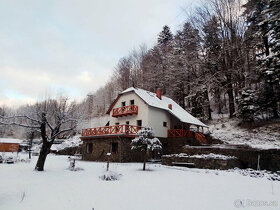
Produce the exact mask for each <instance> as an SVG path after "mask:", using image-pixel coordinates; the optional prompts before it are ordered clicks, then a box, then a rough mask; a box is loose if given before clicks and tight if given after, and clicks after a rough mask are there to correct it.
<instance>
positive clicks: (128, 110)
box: [112, 105, 138, 117]
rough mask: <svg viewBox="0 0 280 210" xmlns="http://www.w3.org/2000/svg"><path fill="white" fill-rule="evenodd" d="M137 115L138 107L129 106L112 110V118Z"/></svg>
mask: <svg viewBox="0 0 280 210" xmlns="http://www.w3.org/2000/svg"><path fill="white" fill-rule="evenodd" d="M134 114H136V115H137V114H138V106H135V105H130V106H123V107H118V108H114V109H113V114H112V117H123V116H128V115H134Z"/></svg>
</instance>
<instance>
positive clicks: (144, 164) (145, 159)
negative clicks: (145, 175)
mask: <svg viewBox="0 0 280 210" xmlns="http://www.w3.org/2000/svg"><path fill="white" fill-rule="evenodd" d="M147 159H148V151H145V153H144V161H143V171H145V170H146V162H147Z"/></svg>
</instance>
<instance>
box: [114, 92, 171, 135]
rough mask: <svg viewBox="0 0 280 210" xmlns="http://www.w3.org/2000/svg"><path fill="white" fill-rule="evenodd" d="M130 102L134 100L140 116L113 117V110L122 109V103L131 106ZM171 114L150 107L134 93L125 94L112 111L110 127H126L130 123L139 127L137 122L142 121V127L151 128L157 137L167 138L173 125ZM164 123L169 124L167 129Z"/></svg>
mask: <svg viewBox="0 0 280 210" xmlns="http://www.w3.org/2000/svg"><path fill="white" fill-rule="evenodd" d="M130 100H134V105H136V106H138V115H130V116H123V117H118V118H115V117H112V113H113V109H114V108H118V107H122V102H124V101H125V102H126V106H128V105H130ZM170 119H171V116H170V114H169V113H168V112H167V111H165V110H162V109H158V108H154V107H151V106H148V105H147V104H146V103H145V102H144V101H143V100H142V99H141V98H140V97H139V96H138V95H137V94H135V93H134V92H129V93H125V94H123V95H121V96H120V98H119V99H118V101H117V102H116V104H115V105H114V107H113V108H112V110H111V111H110V125H116V123H119V124H120V125H125V124H126V122H127V121H129V125H137V120H142V126H149V127H152V129H153V130H154V132H155V135H156V136H157V137H163V138H166V137H167V130H168V129H170V125H171V121H170ZM163 122H166V123H167V127H164V126H163Z"/></svg>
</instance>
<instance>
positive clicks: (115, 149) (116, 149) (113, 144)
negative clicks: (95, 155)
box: [111, 142, 119, 153]
mask: <svg viewBox="0 0 280 210" xmlns="http://www.w3.org/2000/svg"><path fill="white" fill-rule="evenodd" d="M118 146H119V145H118V143H116V142H113V143H112V144H111V152H112V153H117V152H118Z"/></svg>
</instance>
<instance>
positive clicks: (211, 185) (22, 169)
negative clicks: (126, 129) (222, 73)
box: [0, 155, 280, 210]
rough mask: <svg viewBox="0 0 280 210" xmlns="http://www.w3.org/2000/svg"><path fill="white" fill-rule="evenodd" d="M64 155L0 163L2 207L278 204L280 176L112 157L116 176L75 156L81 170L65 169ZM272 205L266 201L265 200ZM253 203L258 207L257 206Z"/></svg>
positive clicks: (59, 209)
mask: <svg viewBox="0 0 280 210" xmlns="http://www.w3.org/2000/svg"><path fill="white" fill-rule="evenodd" d="M67 159H68V158H67V156H55V155H49V156H48V158H47V162H46V165H45V171H44V172H37V171H34V170H33V168H34V165H35V162H36V160H37V157H33V159H32V162H31V163H15V164H10V165H8V164H0V180H1V185H0V209H3V210H11V209H15V210H35V209H36V210H37V209H40V210H45V209H46V210H50V209H52V210H64V209H65V210H66V209H67V210H72V209H73V210H77V209H81V210H92V209H94V210H107V209H116V210H118V209H120V210H126V209H129V210H131V209H133V210H137V209H139V210H140V209H141V210H143V209H145V210H149V209H153V210H157V209H160V210H165V209H168V210H169V209H170V210H173V209H176V210H180V209H194V210H196V209H207V210H208V209H215V210H219V209H222V210H224V209H227V210H228V209H237V207H239V208H243V207H244V208H245V209H279V208H280V182H277V181H274V182H272V181H269V180H268V179H267V178H251V177H249V176H243V175H241V174H240V173H238V172H235V171H233V172H226V171H215V170H204V169H187V168H178V167H168V166H163V165H159V164H148V169H149V170H148V171H141V170H140V169H141V168H142V164H141V163H111V164H110V170H111V171H114V172H116V173H118V174H122V175H121V176H120V180H118V181H104V180H101V179H100V178H99V177H100V175H102V174H103V173H104V171H105V169H106V163H98V162H85V161H77V162H76V166H77V167H81V168H83V169H84V170H80V171H69V170H67V169H66V168H67V167H68V166H69V162H68V161H67ZM264 205H270V206H264ZM256 207H257V208H256Z"/></svg>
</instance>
